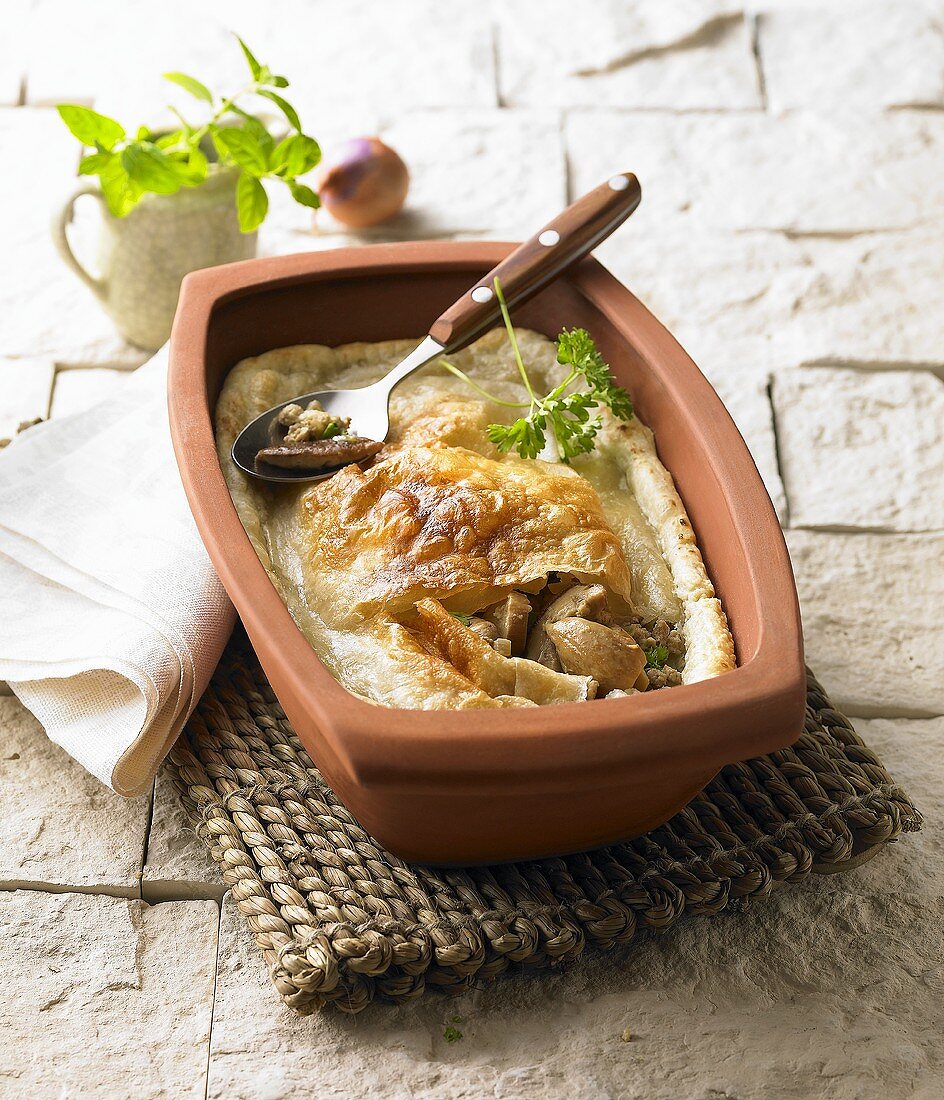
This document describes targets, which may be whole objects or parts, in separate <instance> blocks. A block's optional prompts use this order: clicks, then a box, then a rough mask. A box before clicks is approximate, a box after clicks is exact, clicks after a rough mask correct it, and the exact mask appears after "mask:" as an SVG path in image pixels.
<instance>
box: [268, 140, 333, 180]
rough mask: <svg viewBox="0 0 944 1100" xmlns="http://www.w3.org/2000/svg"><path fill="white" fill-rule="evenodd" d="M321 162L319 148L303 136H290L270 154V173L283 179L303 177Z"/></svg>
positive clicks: (315, 143)
mask: <svg viewBox="0 0 944 1100" xmlns="http://www.w3.org/2000/svg"><path fill="white" fill-rule="evenodd" d="M320 160H321V146H320V145H319V144H318V142H317V141H315V139H314V138H310V137H308V136H307V135H305V134H290V135H289V136H288V137H287V138H283V139H282V141H280V142H279V143H278V145H276V147H275V149H274V150H273V152H272V160H271V163H272V171H273V172H278V174H279V175H280V176H282V177H284V178H285V179H294V178H295V177H296V176H303V175H304V174H305V173H306V172H310V171H311V169H312V168H314V167H315V165H316V164H317V163H318V161H320Z"/></svg>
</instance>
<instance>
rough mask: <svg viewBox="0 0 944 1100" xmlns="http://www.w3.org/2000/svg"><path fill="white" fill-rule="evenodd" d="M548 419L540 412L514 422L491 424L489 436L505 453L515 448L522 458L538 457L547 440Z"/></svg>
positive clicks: (488, 430)
mask: <svg viewBox="0 0 944 1100" xmlns="http://www.w3.org/2000/svg"><path fill="white" fill-rule="evenodd" d="M546 428H547V420H546V419H545V418H544V417H543V416H541V415H540V413H537V414H534V413H532V414H531V415H530V416H523V417H522V418H521V419H520V420H516V421H515V422H514V424H489V425H488V428H487V429H486V431H487V432H488V438H489V439H490V440H491V441H492V443H494V444H495V446H496V447H497V448H498V449H499V450H500V451H501V452H502V453H503V454H507V453H508V451H511V450H515V451H517V452H518V454H520V455H521V457H522V458H537V457H538V455H539V454H540V453H541V451H543V450H544V444H545V443H546V442H547V440H546V437H545V435H544V432H545V429H546Z"/></svg>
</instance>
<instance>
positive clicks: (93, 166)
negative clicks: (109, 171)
mask: <svg viewBox="0 0 944 1100" xmlns="http://www.w3.org/2000/svg"><path fill="white" fill-rule="evenodd" d="M118 155H119V154H118V153H89V155H88V156H86V157H83V158H82V159H81V160H80V161H79V175H80V176H97V175H98V174H99V173H100V172H103V171H105V169H106V168H108V166H109V165H110V164H111V162H112V161H113V160H114V159H115V158H116V157H117V156H118Z"/></svg>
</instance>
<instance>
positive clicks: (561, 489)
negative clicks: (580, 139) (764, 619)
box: [216, 331, 734, 709]
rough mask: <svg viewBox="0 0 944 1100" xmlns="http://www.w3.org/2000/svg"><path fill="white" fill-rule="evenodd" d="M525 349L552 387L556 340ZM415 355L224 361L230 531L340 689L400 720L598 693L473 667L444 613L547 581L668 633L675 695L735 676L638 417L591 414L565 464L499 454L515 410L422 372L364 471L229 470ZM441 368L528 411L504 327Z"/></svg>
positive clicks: (523, 342) (288, 353)
mask: <svg viewBox="0 0 944 1100" xmlns="http://www.w3.org/2000/svg"><path fill="white" fill-rule="evenodd" d="M518 338H519V344H520V346H521V350H522V353H523V355H524V357H525V359H526V360H527V362H528V365H529V371H530V372H531V374H532V377H533V378H534V380H535V383H536V385H539V386H541V385H544V384H545V383H546V382H549V381H550V380H551V379H554V378H557V377H558V376H559V370H560V368H559V366H558V365H557V364H556V362H555V359H556V356H555V347H554V345H553V344H552V343H551V341H549V340H547V339H546V338H545V337H543V336H540V335H538V334H537V333H531V332H527V331H520V332H519V334H518ZM413 346H414V342H411V341H389V342H387V343H382V344H350V345H346V346H344V347H340V348H325V347H320V346H316V345H309V346H299V347H291V348H281V349H277V350H275V351H272V352H269V353H266V354H264V355H261V356H258V357H256V358H254V359H248V360H244V361H243V362H241V363H239V364H237V366H236V367H235V368H234V369H233V370H232V371H231V372H230V374H229V376H228V377H227V379H226V381H225V383H224V387H223V391H222V393H221V395H220V399H219V402H218V405H217V411H216V426H217V441H218V446H219V453H220V459H221V464H222V466H223V470H224V474H225V476H226V479H227V482H228V484H229V487H230V491H231V493H232V496H233V500H234V503H235V505H236V508H237V510H238V512H239V515H240V518H241V519H242V522H243V525H244V527H245V528H246V531H247V534H248V535H249V537H250V539H251V541H252V543H253V546H254V547H255V549H256V552H257V553H258V554H259V557H260V559H261V561H262V563H263V564H264V566H265V568H266V570H267V572H268V573H269V576H270V577H271V579H272V581H273V583H274V584H275V586H276V588H277V589H278V591H279V592H280V594H281V595H282V598H283V599H284V600H285V602H286V604H287V606H288V608H289V610H290V611H291V613H292V616H293V617H294V618H295V620H296V622H297V623H298V625H299V627H300V629H301V630H302V632H303V633H304V634H305V635H306V637H307V638H308V639H309V641H310V642H311V644H312V645H313V646H314V648H315V650H316V651H317V652H318V654H319V656H320V657H321V659H322V660H323V661H324V663H325V664H326V665H327V667H328V668H329V669H331V671H332V672H333V673H334V675H335V676H336V677H337V678H338V680H339V681H340V682H341V683H342V684H344V685H345V686H346V687H347V688H348V689H349V690H351V691H353V692H355V693H357V694H359V695H362V696H363V697H365V698H367V699H370V700H372V701H375V702H378V703H384V704H386V705H390V706H397V707H419V708H463V709H464V708H469V707H473V708H479V707H506V706H533V705H535V701H536V700H538V701H541V702H548V701H554V696H555V692H557V698H559V699H560V700H561V701H563V698H565V697H566V698H574V697H583V698H586V697H588V696H590V695H592V692H593V690H594V688H592V687H590V686H589V685H586V687H584V685H577V687H576V688H575V687H574V685H573V684H572V683H571V682H572V681H574V680H585V679H586V678H581V677H573V676H566V675H564V676H560V674H552V675H551V676H546V675H545V673H548V672H550V670H549V669H544V668H543V667H542V666H540V665H535V664H534V662H532V661H518V664H515V663H514V659H510V658H502V657H501V656H500V655H499V654H496V655H495V656H496V657H498V661H495V660H493V659H492V658H491V657H484V656H483V653H482V652H481V651H480V648H477V647H476V644H475V642H470V641H469V639H468V638H467V633H468V631H467V629H466V628H465V627H464V626H463V625H462V624H461V623H459V621H458V620H456V619H454V618H452V616H450V615H449V614H448V613H449V612H450V611H451V612H456V613H461V612H464V611H474V610H478V609H479V608H481V607H483V606H484V605H485V604H486V603H490V602H492V603H493V602H497V601H498V600H500V599H501V598H502V596H503V595H504V594H505V593H507V592H508V591H510V590H511V589H514V588H523V589H526V590H533V588H536V587H538V586H539V585H541V584H543V582H544V578H545V577H546V576H547V574H548V573H549V572H552V571H553V572H556V573H565V574H571V575H572V576H574V577H576V578H578V579H579V580H582V581H589V582H591V583H600V584H603V585H604V586H605V587H606V588H607V590H608V592H609V593H610V598H611V601H613V602H614V603H615V604H617V605H618V604H620V603H622V605H623V606H622V607H621V608H619V610H621V611H628V610H629V609H630V608H632V609H634V610H636V611H637V612H638V613H639V614H640V615H641V616H642V617H644V618H646V619H655V618H664V619H666V620H667V621H669V622H672V623H678V624H679V627H680V630H681V632H682V634H683V637H684V640H685V646H686V659H685V667H684V670H683V673H682V678H683V681H684V682H687V683H691V682H694V681H696V680H699V679H704V678H705V677H707V676H714V675H717V674H718V673H720V672H724V671H726V670H727V669H729V668H733V667H734V651H733V644H732V642H731V636H730V633H729V632H728V630H727V623H726V621H725V617H724V612H723V610H722V609H721V605H720V603H719V602H718V601H717V599H715V598H714V591H713V589H712V586H711V582H710V580H709V579H708V577H707V573H706V572H705V569H704V564H703V562H702V560H701V555H700V553H699V552H698V547H697V545H696V544H695V539H694V533H693V532H692V531H691V526H690V524H689V523H688V519H687V516H686V514H685V509H684V507H683V505H682V502H681V500H680V499H679V497H678V494H677V492H676V490H675V486H674V484H673V482H672V479H671V476H670V475H669V474H668V472H667V471H666V470H665V469H664V467H662V465H661V463H660V462H659V459H658V456H657V454H656V450H655V445H654V442H653V440H652V434H651V433H650V432H649V431H648V429H647V428H645V426H644V425H643V424H641V423H640V422H639V421H638V420H632V421H630V422H629V424H622V423H620V422H617V421H616V420H614V419H613V418H612V417H611V416H610V415H609V414H608V413H607V412H605V411H604V414H603V420H604V425H603V429H602V431H601V433H600V435H599V437H598V438H599V446H598V447H597V449H596V450H595V451H594V452H593V453H592V454H590V455H586V456H581V457H580V458H579V459H577V460H576V461H575V463H574V468H572V469H571V468H569V467H566V466H562V465H560V464H557V463H546V462H540V461H531V460H524V459H519V458H518V457H517V456H515V455H511V456H506V455H499V454H498V453H497V452H496V450H495V448H494V447H493V446H492V444H491V443H490V442H489V440H488V438H487V434H486V426H487V424H488V423H489V422H490V421H493V420H505V421H507V420H508V419H509V418H514V416H515V415H517V413H516V412H515V411H513V410H503V409H499V408H497V407H496V406H495V405H493V404H491V403H488V402H484V401H482V400H479V399H478V398H476V397H474V396H471V395H470V391H469V390H468V388H467V387H466V386H465V385H464V384H463V383H461V382H460V381H458V380H456V379H454V378H452V377H450V376H448V375H446V374H445V373H444V372H442V371H441V370H440V369H438V368H436V367H435V366H434V367H430V368H427V369H425V370H423V371H421V372H419V373H418V374H417V375H415V376H413V377H412V378H410V379H409V380H408V381H407V382H405V383H404V384H402V385H401V386H400V387H398V389H397V391H396V393H395V394H394V397H393V400H392V403H391V433H390V437H389V440H388V444H387V446H385V448H384V449H383V451H381V453H380V454H379V455H378V457H377V458H376V459H375V460H374V462H373V464H371V465H369V466H367V467H366V468H365V469H360V468H357V467H352V468H349V469H348V470H345V471H343V472H342V473H340V474H338V475H336V476H335V477H334V478H331V479H330V480H329V481H326V482H322V483H319V484H316V485H309V486H305V485H303V486H288V487H284V488H276V487H271V486H264V485H261V484H259V483H256V482H252V481H250V480H249V479H247V478H245V477H244V476H243V475H242V474H241V473H240V472H239V471H238V470H237V469H236V468H235V467H234V466H233V464H232V462H231V461H230V458H229V449H230V447H231V445H232V442H233V439H234V438H235V435H236V433H237V432H238V431H239V429H240V428H241V427H242V426H243V425H244V424H246V423H248V421H249V420H250V419H252V418H253V417H254V416H256V415H258V413H260V412H262V411H264V410H265V409H266V408H268V407H270V406H271V405H273V404H276V403H278V402H280V401H286V400H289V399H291V398H292V397H295V396H297V395H298V394H300V393H305V392H311V391H313V390H317V389H327V388H331V387H333V386H339V387H348V386H360V385H366V384H369V383H370V382H372V381H375V380H376V379H377V378H379V377H380V376H381V375H383V374H384V373H385V372H386V371H387V370H389V369H390V368H391V367H392V366H393V365H394V364H395V363H396V362H397V361H398V360H399V359H400V358H401V357H402V356H403V355H404V354H405V353H406V352H407V351H409V350H410V349H411V348H412V347H413ZM453 360H454V362H455V363H456V364H457V365H458V366H459V367H461V369H462V370H464V371H465V372H466V373H467V374H469V375H471V376H472V377H474V378H476V379H477V380H478V381H479V382H480V383H481V384H484V385H486V386H487V387H488V388H489V389H490V390H491V391H492V392H493V393H496V394H498V395H499V396H501V397H504V398H506V399H512V400H520V399H521V390H520V386H519V383H518V380H517V372H516V370H515V366H514V362H513V360H512V357H511V354H510V351H509V349H508V346H507V339H506V337H505V334H504V333H503V332H499V331H493V332H491V333H488V334H487V335H486V336H484V337H482V339H480V340H479V341H477V342H476V343H475V344H474V345H472V347H470V348H468V349H466V350H465V351H463V352H460V353H459V354H458V355H457V356H454V357H453ZM423 601H427V602H425V603H424V602H423ZM420 604H422V607H423V608H426V614H425V616H424V614H423V612H422V610H419V611H418V610H417V609H416V606H415V605H420ZM431 608H433V610H430V609H431ZM444 616H445V618H444ZM447 620H448V621H447ZM459 627H461V630H459V629H457V628H459ZM506 660H507V662H508V663H507V664H505V663H504V662H505V661H506ZM454 661H456V662H458V666H457V664H455V663H453V662H454ZM459 666H461V667H459ZM519 666H520V668H519ZM527 666H532V667H527ZM511 670H514V671H515V675H514V679H512V677H511V676H510V675H509V673H510V671H511ZM530 673H533V675H529V674H530ZM553 676H558V677H559V679H558V680H556V681H555V680H554V679H553ZM509 690H510V691H512V692H513V694H505V693H504V692H507V691H509ZM584 691H585V692H586V694H583V695H581V693H582V692H584Z"/></svg>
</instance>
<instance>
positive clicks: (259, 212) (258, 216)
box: [236, 172, 269, 233]
mask: <svg viewBox="0 0 944 1100" xmlns="http://www.w3.org/2000/svg"><path fill="white" fill-rule="evenodd" d="M268 210H269V196H268V195H267V194H266V193H265V188H264V187H263V186H262V184H261V183H260V182H259V180H258V179H257V178H256V177H255V176H254V175H252V174H251V173H249V172H240V173H239V179H238V180H237V181H236V212H237V213H238V214H239V228H240V229H241V230H242V231H243V232H244V233H252V232H253V231H254V230H256V229H258V228H259V226H260V225H262V223H263V222H264V221H265V216H266V214H267V212H268Z"/></svg>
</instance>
